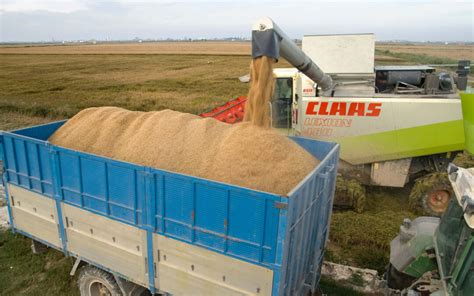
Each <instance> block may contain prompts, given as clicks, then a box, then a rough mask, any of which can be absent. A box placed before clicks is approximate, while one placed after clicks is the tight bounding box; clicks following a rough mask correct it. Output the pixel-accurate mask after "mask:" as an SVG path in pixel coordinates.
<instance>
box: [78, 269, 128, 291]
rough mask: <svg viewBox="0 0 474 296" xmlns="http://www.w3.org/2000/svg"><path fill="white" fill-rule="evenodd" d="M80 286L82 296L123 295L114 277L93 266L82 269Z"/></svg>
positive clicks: (79, 280)
mask: <svg viewBox="0 0 474 296" xmlns="http://www.w3.org/2000/svg"><path fill="white" fill-rule="evenodd" d="M78 285H79V291H80V293H81V296H121V295H122V292H121V291H120V288H119V286H118V285H117V282H116V281H115V278H114V276H113V275H111V274H110V273H108V272H106V271H104V270H102V269H99V268H97V267H95V266H92V265H87V266H85V267H84V268H82V270H81V273H80V274H79V279H78Z"/></svg>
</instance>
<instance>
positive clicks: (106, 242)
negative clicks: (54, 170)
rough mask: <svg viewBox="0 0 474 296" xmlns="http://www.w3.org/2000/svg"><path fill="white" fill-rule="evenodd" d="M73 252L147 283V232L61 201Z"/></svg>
mask: <svg viewBox="0 0 474 296" xmlns="http://www.w3.org/2000/svg"><path fill="white" fill-rule="evenodd" d="M62 209H63V217H64V225H65V227H66V236H67V240H68V244H67V245H68V249H69V251H70V252H72V253H74V254H76V255H78V256H79V257H81V258H85V259H87V260H89V261H92V262H97V263H99V264H100V265H101V266H104V267H107V268H109V269H110V270H113V271H115V272H117V273H119V274H121V275H124V276H125V277H127V278H128V279H132V280H133V281H134V282H135V283H137V284H141V285H144V286H146V285H147V282H148V276H147V263H146V249H147V248H146V246H147V245H146V232H145V231H144V230H141V229H138V228H136V227H132V226H130V225H127V224H125V223H121V222H118V221H114V220H111V219H109V218H106V217H102V216H100V215H97V214H93V213H91V212H88V211H85V210H82V209H80V208H77V207H74V206H70V205H67V204H62Z"/></svg>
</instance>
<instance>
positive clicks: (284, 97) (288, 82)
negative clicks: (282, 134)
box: [271, 78, 293, 128]
mask: <svg viewBox="0 0 474 296" xmlns="http://www.w3.org/2000/svg"><path fill="white" fill-rule="evenodd" d="M292 100H293V78H277V79H276V81H275V89H274V91H273V98H272V110H271V111H272V126H273V127H275V128H291V103H292Z"/></svg>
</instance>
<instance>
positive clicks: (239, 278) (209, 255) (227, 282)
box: [153, 234, 273, 296]
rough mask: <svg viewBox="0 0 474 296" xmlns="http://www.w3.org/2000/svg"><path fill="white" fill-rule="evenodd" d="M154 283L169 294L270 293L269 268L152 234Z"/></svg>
mask: <svg viewBox="0 0 474 296" xmlns="http://www.w3.org/2000/svg"><path fill="white" fill-rule="evenodd" d="M153 245H154V249H155V250H154V252H153V253H154V254H159V257H157V258H154V260H155V264H156V269H157V278H156V280H155V285H156V287H157V288H158V289H160V290H162V291H167V292H169V293H171V294H173V295H216V296H217V295H271V291H272V280H273V272H272V271H271V270H270V269H267V268H264V267H261V266H258V265H253V264H250V263H247V262H244V261H242V260H238V259H234V258H231V257H228V256H223V255H221V254H218V253H215V252H212V251H210V250H207V249H204V248H199V247H195V246H192V245H189V244H186V243H183V242H180V241H178V240H174V239H170V238H167V237H165V236H162V235H157V234H155V235H154V242H153Z"/></svg>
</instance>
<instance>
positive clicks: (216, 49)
mask: <svg viewBox="0 0 474 296" xmlns="http://www.w3.org/2000/svg"><path fill="white" fill-rule="evenodd" d="M250 50H251V44H250V42H244V41H236V42H230V41H229V42H226V41H206V42H204V41H197V42H191V41H182V42H143V43H98V44H90V43H89V44H81V45H76V44H68V45H57V44H54V45H43V46H40V45H35V46H24V45H18V46H12V45H9V46H0V54H200V55H202V54H205V55H250Z"/></svg>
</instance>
